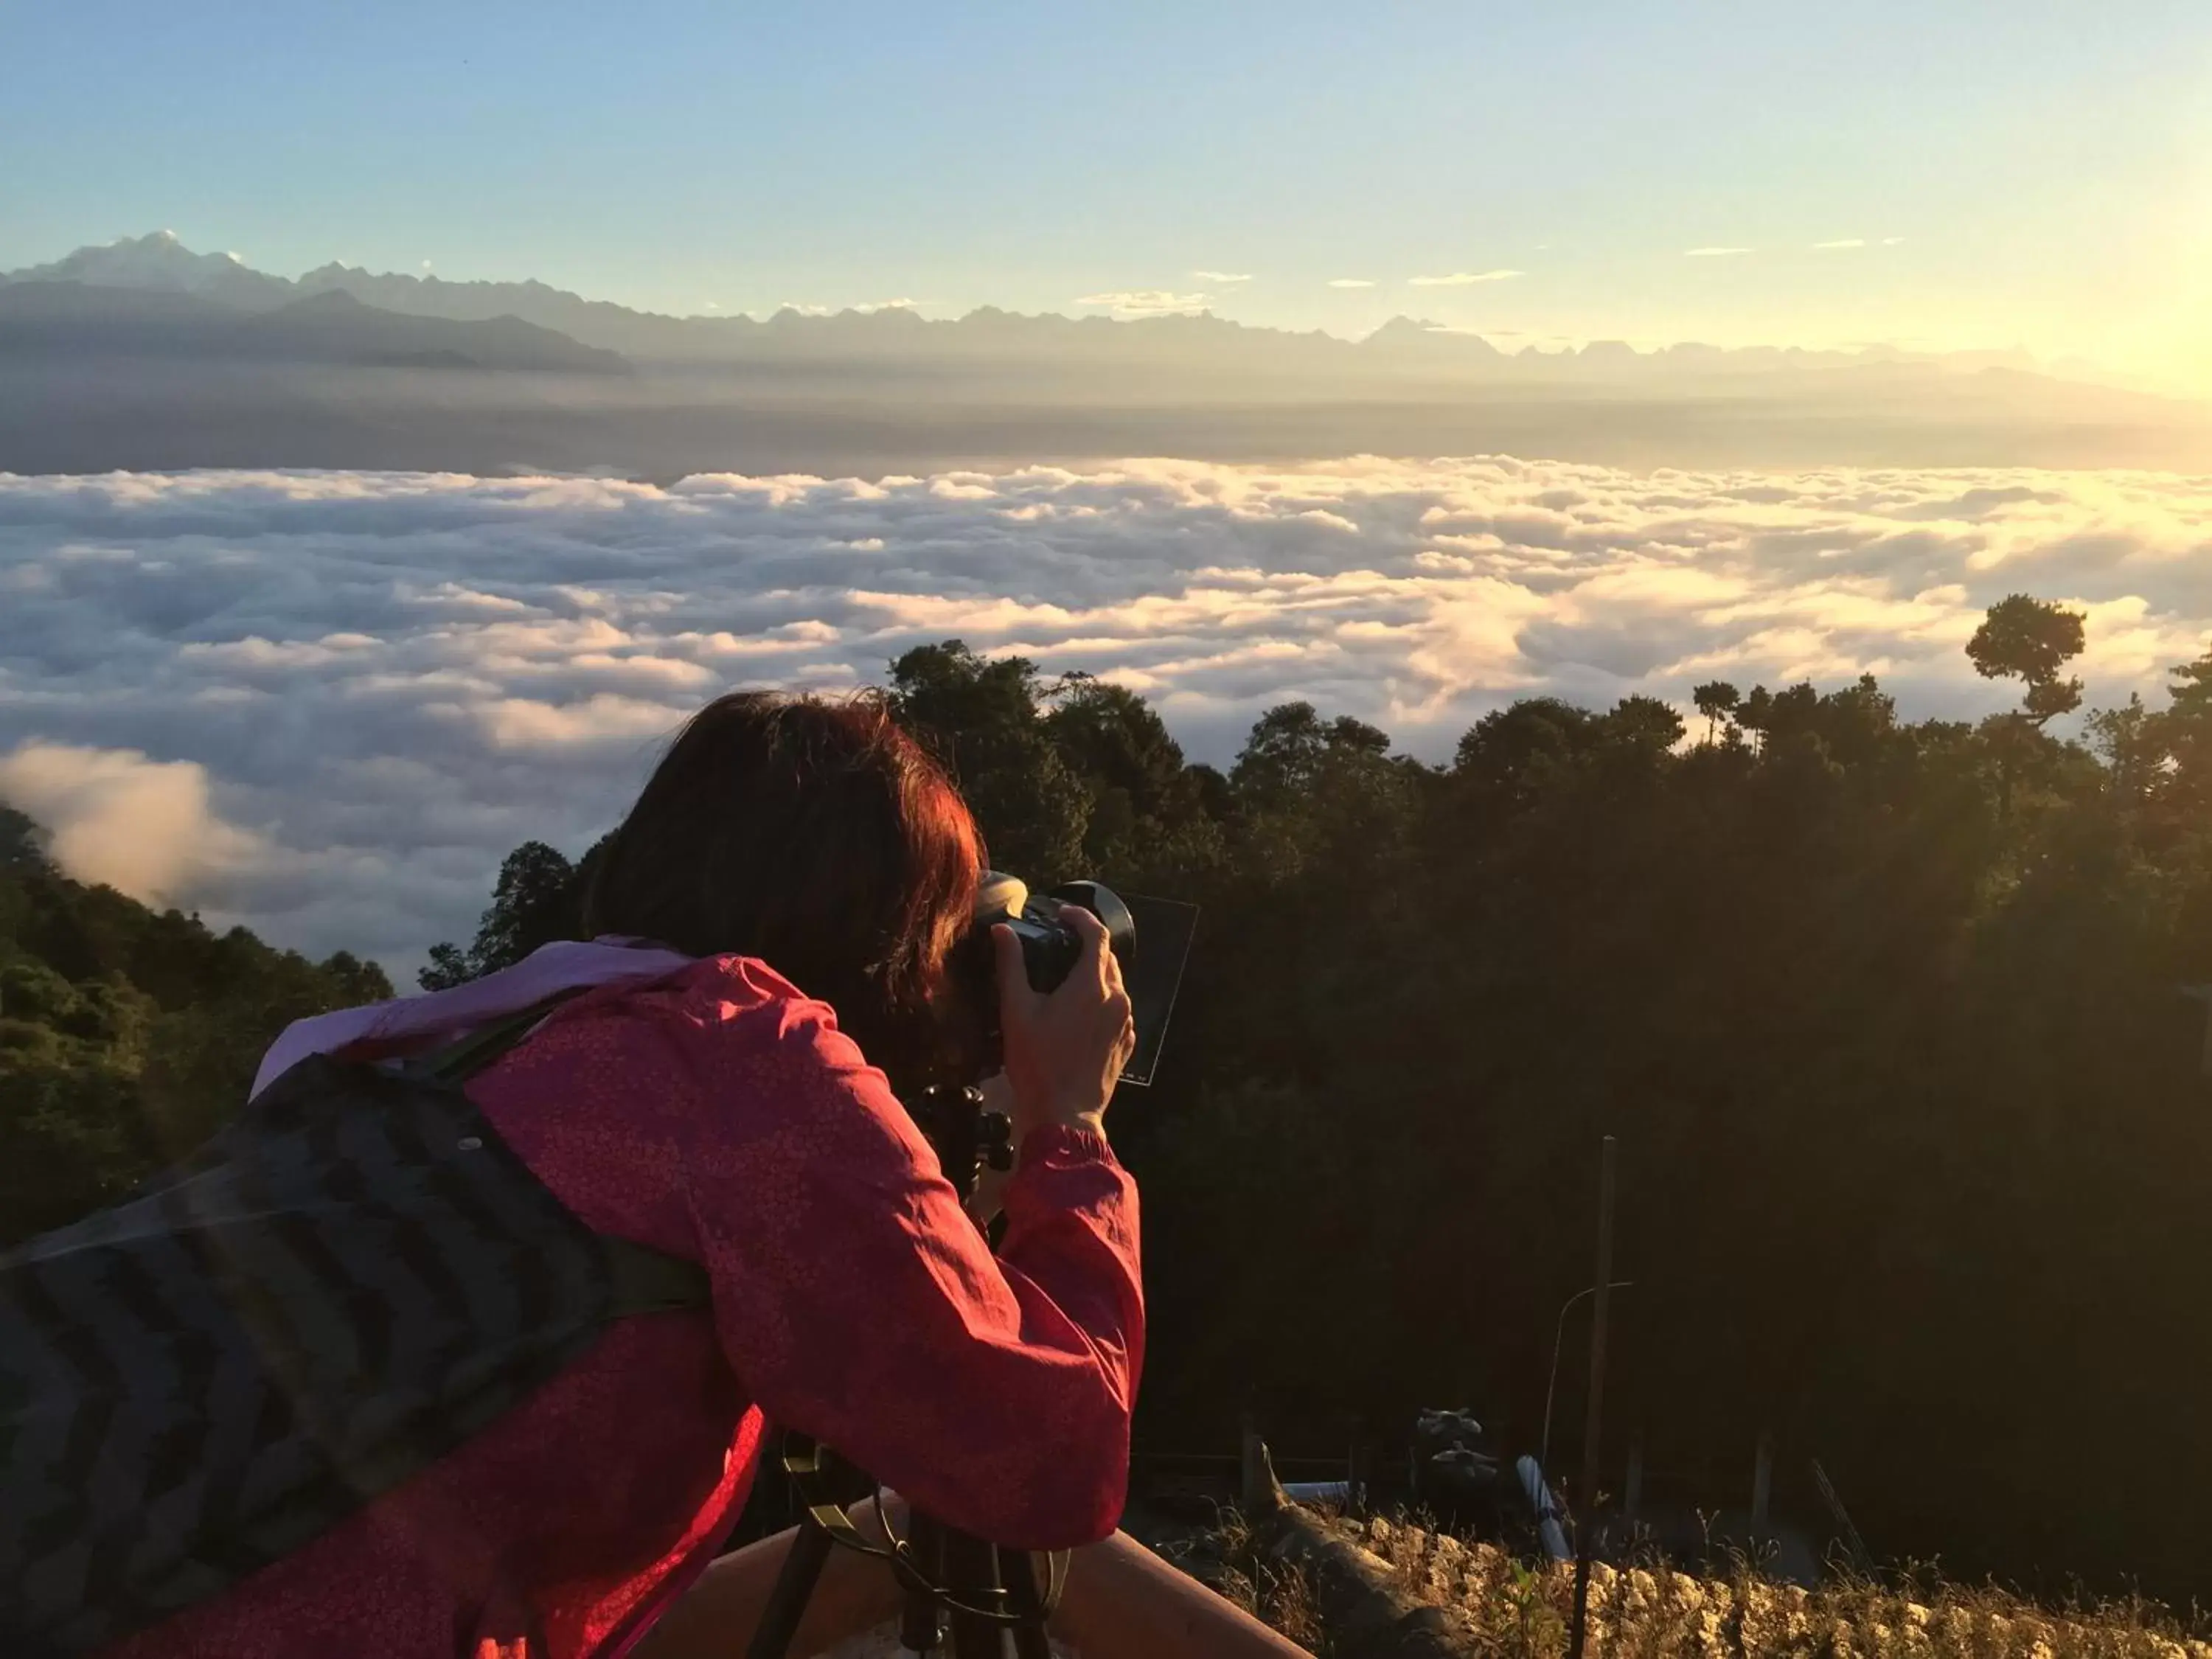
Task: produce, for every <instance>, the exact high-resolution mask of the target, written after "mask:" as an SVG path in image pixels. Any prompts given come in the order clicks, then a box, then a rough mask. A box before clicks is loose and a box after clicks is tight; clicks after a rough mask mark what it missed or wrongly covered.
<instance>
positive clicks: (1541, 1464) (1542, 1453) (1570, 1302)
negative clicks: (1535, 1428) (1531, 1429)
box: [1536, 1279, 1636, 1480]
mask: <svg viewBox="0 0 2212 1659" xmlns="http://www.w3.org/2000/svg"><path fill="white" fill-rule="evenodd" d="M1635 1283H1636V1281H1635V1280H1634V1279H1614V1280H1613V1285H1612V1288H1613V1289H1614V1290H1616V1291H1625V1290H1627V1289H1629V1288H1631V1287H1632V1285H1634V1284H1635ZM1596 1294H1597V1286H1596V1285H1585V1286H1584V1287H1583V1289H1581V1290H1579V1291H1576V1292H1575V1293H1574V1294H1573V1295H1572V1296H1571V1297H1568V1298H1567V1299H1566V1300H1565V1302H1562V1303H1561V1304H1559V1323H1558V1324H1557V1325H1555V1326H1554V1327H1553V1329H1552V1375H1551V1379H1550V1380H1549V1381H1548V1382H1547V1383H1545V1384H1544V1434H1543V1437H1542V1438H1541V1440H1539V1441H1538V1442H1537V1443H1536V1465H1537V1467H1538V1468H1541V1469H1542V1470H1543V1471H1544V1479H1546V1480H1550V1479H1551V1478H1552V1396H1553V1394H1555V1393H1556V1392H1558V1389H1559V1344H1560V1342H1561V1340H1563V1339H1564V1338H1565V1336H1566V1334H1567V1311H1568V1310H1569V1309H1571V1308H1572V1307H1573V1306H1574V1305H1575V1304H1576V1303H1577V1302H1579V1301H1581V1300H1582V1299H1583V1297H1586V1296H1595V1295H1596Z"/></svg>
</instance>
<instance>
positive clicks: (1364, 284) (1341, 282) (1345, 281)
mask: <svg viewBox="0 0 2212 1659" xmlns="http://www.w3.org/2000/svg"><path fill="white" fill-rule="evenodd" d="M1328 285H1329V286H1330V287H1331V288H1373V287H1374V286H1375V283H1374V279H1373V278H1371V277H1367V276H1332V277H1330V278H1329V279H1328Z"/></svg>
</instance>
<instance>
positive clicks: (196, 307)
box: [0, 256, 630, 374]
mask: <svg viewBox="0 0 2212 1659" xmlns="http://www.w3.org/2000/svg"><path fill="white" fill-rule="evenodd" d="M186 257H187V258H189V257H190V256H186ZM208 286H209V287H210V288H221V287H228V284H227V283H225V282H224V279H223V275H222V273H221V272H217V273H216V274H215V276H213V278H212V279H211V281H210V283H209V284H208ZM36 357H57V358H62V359H65V360H68V361H71V362H81V363H82V362H98V361H100V360H103V359H112V358H123V359H126V360H137V361H143V360H145V359H148V358H155V359H170V360H177V361H200V362H224V363H234V364H249V363H252V364H271V363H322V364H332V365H343V366H347V367H353V368H442V369H505V370H513V371H523V372H530V373H560V374H629V372H630V366H629V362H628V361H627V360H625V359H624V358H623V356H621V355H620V354H619V353H617V352H612V351H607V350H603V349H599V348H598V347H595V346H587V345H581V344H579V343H577V342H576V341H574V340H572V339H570V338H569V337H568V336H567V335H565V334H562V333H559V332H557V331H555V330H552V329H550V328H541V327H540V326H538V325H537V324H535V323H527V322H525V321H523V320H522V319H520V318H519V317H511V316H509V317H493V318H489V319H484V320H483V321H480V322H459V321H454V320H451V319H446V318H441V317H403V316H400V315H398V314H397V313H392V312H389V311H383V310H379V309H377V308H376V307H372V306H367V305H363V304H362V302H361V301H359V300H357V299H356V298H355V297H354V296H353V295H350V294H348V293H347V292H345V291H344V290H343V289H327V290H325V292H323V293H320V294H314V295H309V296H308V297H307V298H306V299H299V298H296V297H293V296H291V295H286V296H285V297H284V298H283V300H282V301H280V302H279V303H278V304H276V305H275V306H273V307H268V308H266V309H254V310H241V309H239V308H238V307H235V306H234V305H230V304H226V303H223V302H222V301H218V300H214V299H209V298H204V297H202V296H201V295H197V294H194V293H192V292H190V291H188V290H181V289H141V288H124V287H116V286H110V285H107V284H103V283H86V282H81V281H78V282H71V281H40V282H10V283H7V284H6V285H5V286H0V359H9V358H12V359H16V360H22V359H27V358H36Z"/></svg>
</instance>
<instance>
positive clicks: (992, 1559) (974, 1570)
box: [945, 1528, 1006, 1659]
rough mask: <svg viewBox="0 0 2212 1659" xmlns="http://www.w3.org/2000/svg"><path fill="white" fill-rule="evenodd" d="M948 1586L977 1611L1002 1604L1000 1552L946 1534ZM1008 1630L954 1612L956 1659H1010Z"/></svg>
mask: <svg viewBox="0 0 2212 1659" xmlns="http://www.w3.org/2000/svg"><path fill="white" fill-rule="evenodd" d="M945 1588H946V1589H950V1590H951V1592H952V1594H953V1595H955V1596H956V1597H957V1598H958V1599H959V1600H961V1601H965V1602H968V1603H969V1605H971V1606H974V1607H993V1606H995V1605H996V1604H997V1603H998V1601H999V1595H998V1592H999V1552H998V1549H997V1548H996V1547H995V1546H993V1545H990V1544H987V1543H985V1542H984V1541H982V1540H981V1539H980V1538H971V1537H969V1535H968V1534H966V1533H964V1532H954V1531H952V1530H951V1528H946V1529H945ZM952 1654H953V1659H1006V1626H1004V1625H1001V1624H1000V1623H999V1622H998V1621H997V1620H991V1619H978V1618H976V1617H975V1615H974V1614H973V1613H963V1612H961V1611H960V1610H959V1609H958V1608H957V1607H955V1608H954V1609H953V1610H952Z"/></svg>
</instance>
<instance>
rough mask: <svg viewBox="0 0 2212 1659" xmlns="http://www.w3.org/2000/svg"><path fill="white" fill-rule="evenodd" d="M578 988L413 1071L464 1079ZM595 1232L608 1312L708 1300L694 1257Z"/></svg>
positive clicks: (665, 1309)
mask: <svg viewBox="0 0 2212 1659" xmlns="http://www.w3.org/2000/svg"><path fill="white" fill-rule="evenodd" d="M580 994H582V987H579V988H578V989H575V990H568V991H562V992H561V993H560V994H557V995H556V996H550V997H548V998H546V999H545V1000H544V1001H543V1002H539V1003H537V1004H534V1005H533V1006H531V1007H528V1008H526V1009H524V1010H522V1011H521V1012H520V1013H514V1014H509V1015H508V1016H507V1018H504V1019H497V1020H494V1021H493V1022H492V1023H491V1024H489V1025H486V1026H483V1027H481V1028H480V1029H478V1030H474V1031H471V1032H470V1033H469V1035H468V1036H465V1037H463V1038H462V1039H461V1040H460V1041H459V1042H456V1043H453V1044H452V1045H450V1046H449V1047H447V1048H441V1049H439V1050H438V1051H436V1052H435V1053H434V1054H426V1055H424V1056H422V1058H421V1059H419V1060H416V1062H415V1064H414V1066H413V1068H412V1069H413V1071H414V1074H415V1075H416V1076H417V1077H421V1078H423V1079H428V1080H431V1081H435V1082H440V1083H459V1082H462V1081H465V1079H469V1078H471V1077H473V1076H475V1075H476V1074H477V1073H478V1072H481V1071H483V1070H484V1069H485V1068H486V1067H487V1066H490V1065H491V1064H492V1063H493V1062H494V1061H495V1060H498V1059H499V1058H500V1056H501V1055H502V1054H506V1053H507V1051H508V1050H510V1049H512V1048H514V1047H515V1045H516V1044H518V1043H519V1042H521V1041H522V1039H523V1038H524V1037H526V1036H528V1035H529V1034H530V1032H531V1031H532V1029H533V1028H535V1027H536V1025H537V1024H538V1021H540V1020H542V1019H544V1018H545V1017H546V1015H548V1014H550V1013H551V1012H553V1011H554V1010H555V1009H556V1008H558V1007H559V1006H561V1005H562V1004H563V1003H565V1002H567V1001H568V1000H570V999H571V998H572V997H575V996H579V995H580ZM599 1244H600V1247H601V1249H603V1250H604V1251H605V1260H606V1264H607V1270H608V1273H609V1274H610V1275H611V1281H612V1282H611V1286H610V1291H611V1296H610V1305H609V1308H608V1312H609V1313H610V1315H611V1316H616V1317H622V1316H628V1315H630V1314H647V1313H674V1312H678V1311H681V1310H687V1309H701V1308H707V1307H710V1306H712V1305H713V1301H714V1297H713V1293H712V1287H711V1284H710V1281H709V1280H708V1276H707V1270H706V1268H704V1267H702V1266H701V1265H700V1264H699V1263H697V1262H696V1261H686V1260H684V1258H683V1257H682V1256H678V1255H669V1254H668V1253H667V1252H666V1251H665V1250H657V1249H653V1247H652V1246H651V1245H649V1244H639V1243H634V1242H633V1241H631V1240H629V1239H627V1238H617V1237H615V1236H614V1235H613V1234H611V1233H601V1234H599Z"/></svg>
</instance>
